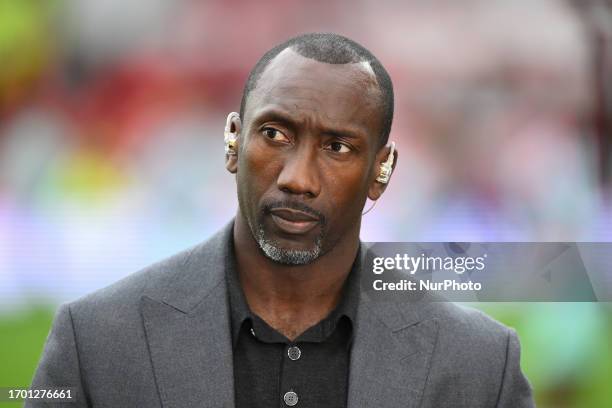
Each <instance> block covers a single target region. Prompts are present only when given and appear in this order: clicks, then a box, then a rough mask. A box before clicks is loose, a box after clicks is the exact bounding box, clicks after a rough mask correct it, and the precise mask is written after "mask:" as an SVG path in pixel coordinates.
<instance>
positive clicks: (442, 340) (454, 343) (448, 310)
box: [427, 302, 519, 376]
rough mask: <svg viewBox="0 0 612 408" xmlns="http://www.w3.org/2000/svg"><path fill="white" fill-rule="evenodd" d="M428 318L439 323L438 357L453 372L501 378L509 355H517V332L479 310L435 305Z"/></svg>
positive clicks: (453, 305)
mask: <svg viewBox="0 0 612 408" xmlns="http://www.w3.org/2000/svg"><path fill="white" fill-rule="evenodd" d="M427 316H428V317H429V318H431V319H434V320H435V321H436V322H437V326H438V337H437V342H436V354H437V355H438V356H439V358H441V359H442V360H445V361H444V362H443V363H442V365H443V366H445V367H446V368H448V369H450V370H451V372H452V367H455V368H458V369H459V370H461V371H464V372H466V371H467V372H477V373H479V374H480V375H482V374H495V375H497V376H500V375H501V373H502V372H503V370H504V367H505V366H506V363H507V358H508V355H509V354H513V352H516V353H518V348H519V345H518V339H517V336H516V332H515V331H514V330H513V329H511V328H509V327H507V326H505V325H504V324H502V323H500V322H498V321H496V320H494V319H493V318H492V317H490V316H488V315H487V314H485V313H484V312H482V311H480V310H477V309H474V308H472V307H468V306H463V305H458V304H454V303H450V302H445V303H432V304H430V305H428V310H427ZM510 349H516V350H510Z"/></svg>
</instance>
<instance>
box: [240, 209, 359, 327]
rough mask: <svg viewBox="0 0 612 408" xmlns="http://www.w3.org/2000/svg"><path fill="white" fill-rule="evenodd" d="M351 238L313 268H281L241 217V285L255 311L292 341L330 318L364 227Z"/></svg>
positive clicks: (317, 262)
mask: <svg viewBox="0 0 612 408" xmlns="http://www.w3.org/2000/svg"><path fill="white" fill-rule="evenodd" d="M351 234H352V235H354V237H351V238H350V239H340V241H339V243H338V244H337V245H335V246H334V248H332V249H331V250H330V251H328V252H327V253H325V254H323V255H321V256H320V257H319V258H318V259H317V260H315V261H314V262H312V263H311V264H308V265H299V266H291V265H282V264H279V263H276V262H274V261H272V260H270V259H268V258H267V257H266V256H265V255H264V254H263V252H262V251H261V249H260V248H259V245H258V243H257V241H255V238H254V237H253V234H252V233H251V230H250V228H249V225H248V223H247V222H246V220H245V219H244V217H243V216H242V215H241V213H240V212H238V215H237V216H236V221H235V223H234V248H235V252H236V263H237V267H238V275H239V277H240V283H241V285H242V289H243V291H244V294H245V297H246V301H247V303H248V304H249V307H250V308H251V310H252V311H253V312H254V313H255V314H257V315H258V316H260V317H261V318H262V319H264V320H265V321H266V322H268V324H270V325H271V326H272V327H274V328H275V329H277V330H279V331H281V332H282V333H283V334H285V335H286V336H287V337H289V338H290V339H291V338H294V337H296V336H297V335H298V334H300V333H301V332H302V331H304V330H305V329H307V328H308V327H310V326H312V325H314V324H316V323H317V322H319V321H320V320H321V319H323V318H324V317H325V316H327V314H329V313H330V312H331V311H332V310H333V309H334V307H335V306H336V305H337V304H338V302H339V300H340V296H341V294H342V288H343V284H344V282H345V280H346V278H347V276H348V274H349V272H350V271H351V267H352V265H353V262H354V261H355V256H356V255H357V251H358V249H359V225H357V227H356V231H351Z"/></svg>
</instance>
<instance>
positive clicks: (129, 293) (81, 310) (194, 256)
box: [67, 226, 230, 327]
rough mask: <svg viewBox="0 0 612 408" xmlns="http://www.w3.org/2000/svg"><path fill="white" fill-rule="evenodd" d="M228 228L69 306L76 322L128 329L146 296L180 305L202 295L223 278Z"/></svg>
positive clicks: (138, 313) (136, 316) (137, 314)
mask: <svg viewBox="0 0 612 408" xmlns="http://www.w3.org/2000/svg"><path fill="white" fill-rule="evenodd" d="M229 229H230V227H229V226H228V227H226V228H225V229H223V230H222V231H220V232H218V233H217V234H215V235H214V236H213V237H211V238H210V239H208V240H207V241H205V242H202V243H200V244H198V245H195V246H193V247H192V248H189V249H186V250H184V251H181V252H179V253H177V254H175V255H173V256H170V257H168V258H166V259H163V260H161V261H159V262H156V263H154V264H152V265H149V266H147V267H145V268H143V269H142V270H140V271H137V272H135V273H133V274H131V275H129V276H127V277H125V278H123V279H121V280H120V281H118V282H115V283H113V284H111V285H109V286H107V287H105V288H102V289H99V290H97V291H95V292H93V293H90V294H88V295H85V296H83V297H81V298H79V299H77V300H75V301H73V302H70V303H69V304H68V305H67V307H68V309H69V311H70V313H71V314H72V316H73V319H77V320H84V321H95V322H96V325H97V326H101V325H104V324H105V323H108V324H109V325H112V326H123V327H125V325H124V324H125V323H128V321H129V320H133V319H139V318H140V317H139V315H140V303H141V299H142V298H143V297H145V296H146V297H150V298H153V299H156V300H159V301H162V302H166V301H167V302H169V303H172V302H175V303H176V304H178V305H179V306H180V304H181V302H186V301H188V300H190V299H191V298H192V297H195V296H199V295H200V294H201V293H202V291H206V289H207V288H209V287H211V286H214V285H216V284H217V281H218V280H219V279H220V278H221V277H222V276H223V274H222V270H223V262H224V257H225V256H226V251H227V237H228V234H229Z"/></svg>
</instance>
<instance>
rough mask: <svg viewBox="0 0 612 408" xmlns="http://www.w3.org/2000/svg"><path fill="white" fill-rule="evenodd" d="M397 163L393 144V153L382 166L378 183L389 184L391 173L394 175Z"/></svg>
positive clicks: (377, 179) (390, 153)
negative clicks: (394, 167)
mask: <svg viewBox="0 0 612 408" xmlns="http://www.w3.org/2000/svg"><path fill="white" fill-rule="evenodd" d="M394 161H395V142H391V151H390V152H389V156H387V160H385V161H384V162H383V163H382V164H381V165H380V172H379V173H378V177H376V181H378V182H379V183H382V184H387V183H388V182H389V178H391V173H393V162H394Z"/></svg>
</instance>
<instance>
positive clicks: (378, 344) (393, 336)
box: [348, 261, 438, 408]
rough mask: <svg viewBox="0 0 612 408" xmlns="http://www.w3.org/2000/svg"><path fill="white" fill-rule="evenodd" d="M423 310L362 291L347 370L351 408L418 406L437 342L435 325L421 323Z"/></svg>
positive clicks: (414, 304)
mask: <svg viewBox="0 0 612 408" xmlns="http://www.w3.org/2000/svg"><path fill="white" fill-rule="evenodd" d="M362 262H363V261H362ZM362 273H367V271H362ZM423 308H424V305H423V304H422V303H421V302H420V301H415V302H397V301H384V300H380V299H376V300H373V299H372V298H371V297H370V296H368V293H367V291H363V290H362V292H361V299H360V304H359V311H358V313H357V325H356V333H355V338H354V339H355V340H354V344H353V348H352V351H351V362H350V369H349V393H348V407H349V408H360V407H375V406H378V407H406V408H415V407H418V406H420V401H421V398H422V394H423V390H424V388H425V383H426V380H427V376H428V373H429V368H430V365H431V356H432V354H433V350H434V347H435V343H436V340H437V336H438V322H437V320H436V319H435V318H423V315H424V314H420V313H419V311H422V310H423Z"/></svg>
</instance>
